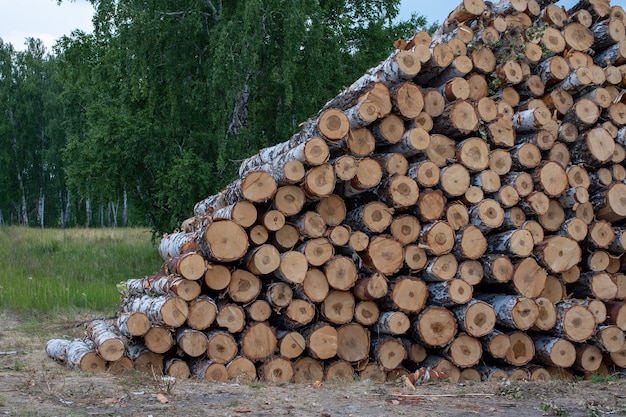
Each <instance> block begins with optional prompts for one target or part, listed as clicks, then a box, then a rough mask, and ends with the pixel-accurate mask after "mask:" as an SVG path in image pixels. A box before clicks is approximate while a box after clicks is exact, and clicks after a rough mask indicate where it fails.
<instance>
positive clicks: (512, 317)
mask: <svg viewBox="0 0 626 417" xmlns="http://www.w3.org/2000/svg"><path fill="white" fill-rule="evenodd" d="M474 297H475V298H477V299H478V300H481V301H484V302H486V303H488V304H490V305H491V306H492V307H493V310H494V312H495V313H496V318H497V322H498V324H500V325H502V326H505V327H508V328H512V329H519V330H528V329H530V328H531V327H532V326H533V325H534V324H535V321H536V320H537V317H538V316H539V309H538V307H537V303H535V301H534V300H533V299H530V298H527V297H523V296H515V295H505V294H474Z"/></svg>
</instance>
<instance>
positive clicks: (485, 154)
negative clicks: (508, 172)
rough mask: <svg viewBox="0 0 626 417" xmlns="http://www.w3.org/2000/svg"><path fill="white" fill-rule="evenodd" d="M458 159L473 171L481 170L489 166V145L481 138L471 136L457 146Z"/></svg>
mask: <svg viewBox="0 0 626 417" xmlns="http://www.w3.org/2000/svg"><path fill="white" fill-rule="evenodd" d="M456 149H457V151H456V156H457V160H458V161H459V162H460V163H461V164H463V166H465V167H466V168H467V169H468V170H470V171H471V172H481V171H484V170H485V169H487V167H488V166H489V146H488V145H487V143H486V142H485V141H484V140H482V139H481V138H469V139H465V140H464V141H462V142H460V143H459V144H458V145H457V147H456Z"/></svg>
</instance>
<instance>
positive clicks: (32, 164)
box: [0, 0, 426, 232]
mask: <svg viewBox="0 0 626 417" xmlns="http://www.w3.org/2000/svg"><path fill="white" fill-rule="evenodd" d="M92 4H93V5H94V10H95V13H94V17H93V23H94V33H93V34H86V33H83V32H80V31H76V32H73V33H72V34H71V35H69V36H66V37H63V38H62V39H60V40H59V41H58V42H57V44H56V45H55V48H54V53H53V54H45V51H44V50H43V47H42V44H41V42H38V41H36V40H31V42H30V44H29V47H28V50H27V51H26V52H16V51H15V50H13V48H12V46H11V45H8V44H1V43H0V103H2V104H1V105H2V106H3V107H4V108H3V109H2V112H1V114H2V119H1V120H0V141H1V146H0V161H1V162H3V163H2V164H1V166H2V168H0V182H1V183H2V184H3V185H2V187H3V188H5V189H6V191H7V192H5V193H1V194H0V223H1V222H2V221H4V222H12V223H22V224H38V225H42V226H43V225H44V224H45V225H47V226H48V225H49V226H57V225H61V226H66V225H68V224H85V223H89V222H90V217H91V213H90V211H91V210H92V208H96V207H98V210H99V212H98V215H99V218H100V222H101V224H104V223H105V221H104V219H105V218H107V216H108V220H107V224H109V223H110V217H111V216H114V217H115V218H116V217H117V207H119V204H120V203H121V202H125V201H127V200H126V196H127V198H128V202H129V206H130V208H131V216H130V218H131V220H130V221H131V223H134V224H147V225H150V226H151V227H152V228H153V230H154V231H158V232H163V231H171V230H172V229H173V228H175V227H176V226H177V225H178V224H180V222H181V221H182V220H184V219H185V218H187V217H189V216H190V215H191V214H192V213H191V212H192V209H193V205H194V203H195V202H197V201H199V200H201V199H203V198H204V197H206V196H208V195H211V194H214V193H216V192H217V191H219V189H221V188H222V187H223V186H224V185H225V184H227V183H228V182H230V181H232V180H233V179H234V178H235V176H236V168H237V166H238V161H240V160H242V159H243V158H245V157H247V156H250V155H252V154H253V153H256V152H257V151H258V149H260V148H262V147H265V146H268V145H271V144H275V143H278V142H282V141H285V140H287V139H288V138H289V137H290V136H291V135H292V134H293V133H295V132H296V131H297V130H298V129H299V126H300V124H301V123H302V122H304V121H306V120H307V119H308V118H310V117H313V116H314V115H315V114H316V113H317V111H318V110H319V109H320V108H321V107H322V106H323V105H324V103H325V102H327V101H328V100H329V99H331V98H333V97H335V96H336V95H337V94H338V93H339V92H340V91H341V89H342V88H343V87H344V86H346V85H349V84H351V83H352V82H353V81H354V80H355V79H357V78H358V77H359V76H361V75H362V74H363V73H364V71H365V70H366V69H368V68H370V67H372V66H374V65H376V64H377V63H378V62H380V61H381V60H382V59H384V58H386V57H387V55H388V54H389V52H391V50H392V49H393V40H395V39H397V38H400V37H408V36H410V35H411V34H412V33H413V31H415V30H416V29H422V28H424V27H425V25H426V21H425V19H424V18H423V17H418V16H415V15H414V16H413V18H412V19H411V20H410V21H399V22H398V21H396V18H397V14H398V7H399V0H314V1H310V0H307V1H304V0H290V1H286V0H246V1H242V0H232V1H231V0H229V1H222V0H213V1H211V0H208V1H207V0H184V1H183V0H153V1H151V2H145V1H143V0H126V1H123V2H121V1H117V0H92ZM44 202H50V203H49V204H48V203H46V204H44ZM122 204H123V203H122ZM82 207H85V209H83V208H82ZM124 207H126V204H124ZM124 211H125V210H124ZM31 212H32V213H34V214H35V218H32V215H31ZM70 212H71V213H73V214H72V216H70ZM3 213H4V220H3V217H2V214H3ZM7 213H10V214H7ZM40 219H41V221H40ZM70 219H71V220H70ZM124 223H126V220H125V221H124Z"/></svg>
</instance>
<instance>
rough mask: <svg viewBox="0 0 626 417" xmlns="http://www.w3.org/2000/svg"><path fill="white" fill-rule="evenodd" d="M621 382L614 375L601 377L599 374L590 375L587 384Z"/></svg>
mask: <svg viewBox="0 0 626 417" xmlns="http://www.w3.org/2000/svg"><path fill="white" fill-rule="evenodd" d="M621 381H622V380H621V379H620V378H619V377H618V376H615V375H602V374H599V373H593V374H591V376H589V382H591V383H592V384H606V383H607V382H609V383H614V382H621Z"/></svg>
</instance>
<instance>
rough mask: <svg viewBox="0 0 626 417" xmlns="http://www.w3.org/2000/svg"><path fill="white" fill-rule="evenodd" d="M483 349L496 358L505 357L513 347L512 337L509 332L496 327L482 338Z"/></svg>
mask: <svg viewBox="0 0 626 417" xmlns="http://www.w3.org/2000/svg"><path fill="white" fill-rule="evenodd" d="M480 343H481V344H482V346H483V351H484V352H487V353H488V354H489V356H491V357H492V358H495V359H503V358H504V357H506V354H507V352H508V351H509V350H510V348H511V338H510V337H509V335H508V334H506V333H503V332H501V331H500V330H497V329H494V330H492V331H491V332H489V333H488V334H486V335H484V336H483V337H481V338H480Z"/></svg>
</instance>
